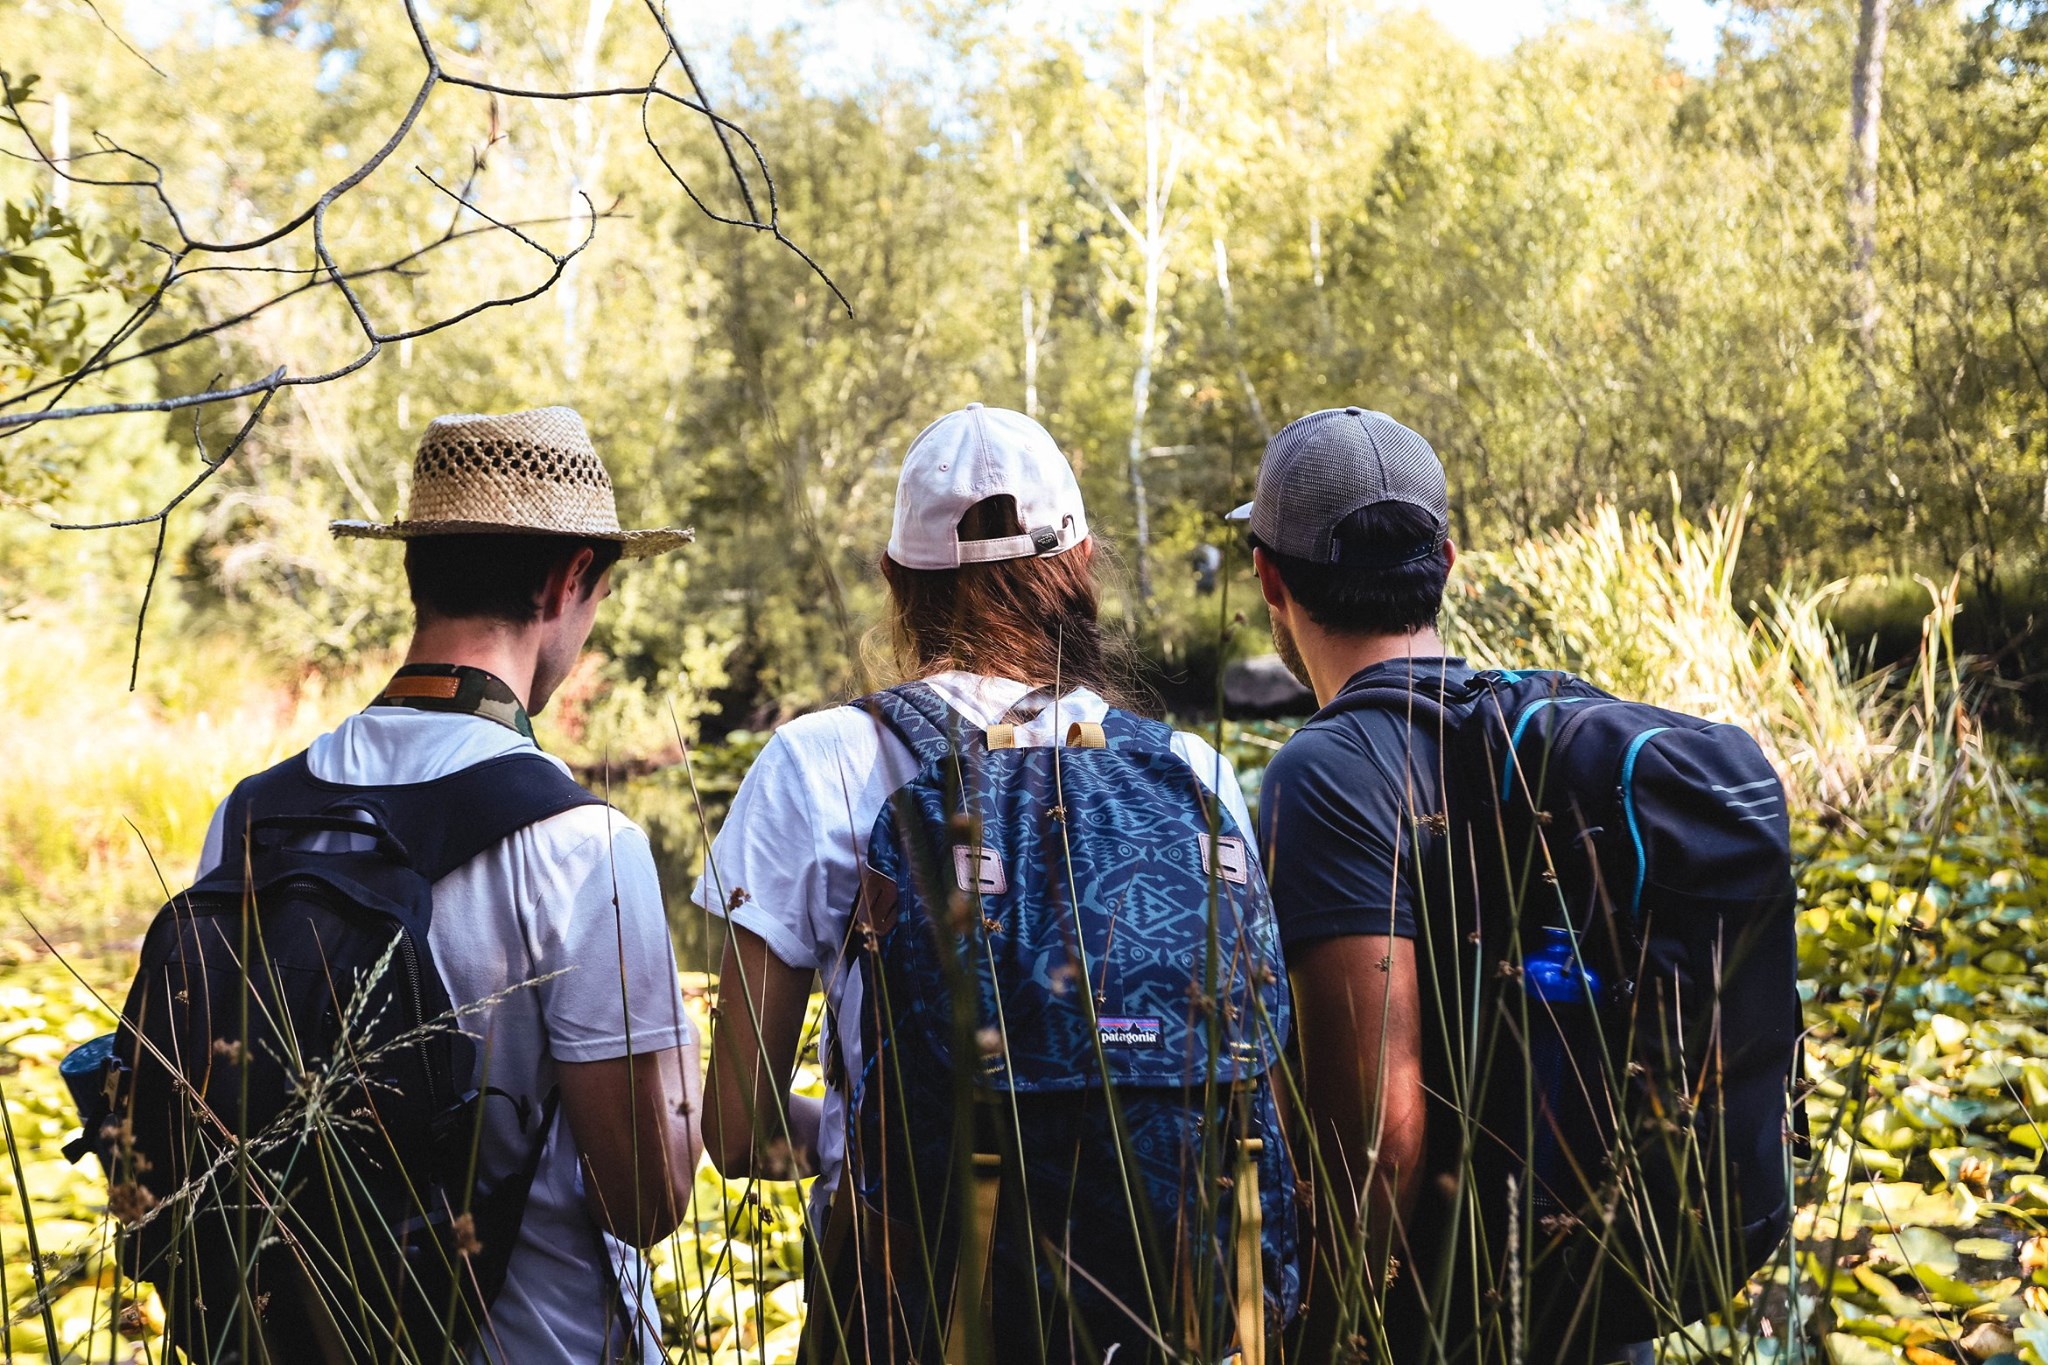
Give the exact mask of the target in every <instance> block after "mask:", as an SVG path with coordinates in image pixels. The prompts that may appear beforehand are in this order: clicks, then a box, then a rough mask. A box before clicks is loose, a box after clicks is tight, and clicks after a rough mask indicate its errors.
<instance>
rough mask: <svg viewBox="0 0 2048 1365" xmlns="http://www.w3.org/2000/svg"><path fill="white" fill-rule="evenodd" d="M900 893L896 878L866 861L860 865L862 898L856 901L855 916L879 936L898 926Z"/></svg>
mask: <svg viewBox="0 0 2048 1365" xmlns="http://www.w3.org/2000/svg"><path fill="white" fill-rule="evenodd" d="M899 899H900V893H899V892H898V890H897V888H896V879H895V878H893V877H885V876H883V875H882V874H881V873H879V872H877V871H875V869H874V868H872V867H870V866H869V865H868V864H866V863H862V864H861V865H860V898H859V899H858V900H857V901H855V902H854V906H853V917H854V919H855V920H856V921H858V922H859V923H860V924H861V925H862V926H863V927H864V928H866V929H868V930H870V931H872V932H873V933H874V935H875V936H876V937H877V938H879V937H881V936H882V935H884V934H886V933H888V932H889V931H890V930H891V929H893V928H895V927H896V911H897V908H898V902H899Z"/></svg>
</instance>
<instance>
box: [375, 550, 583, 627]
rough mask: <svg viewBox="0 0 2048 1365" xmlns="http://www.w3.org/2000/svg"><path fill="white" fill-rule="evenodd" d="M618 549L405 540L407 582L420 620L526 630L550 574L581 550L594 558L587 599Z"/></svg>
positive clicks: (535, 613)
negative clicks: (471, 620)
mask: <svg viewBox="0 0 2048 1365" xmlns="http://www.w3.org/2000/svg"><path fill="white" fill-rule="evenodd" d="M623 548H624V547H623V546H621V545H620V544H619V542H618V541H616V540H593V539H588V538H585V537H582V536H548V535H518V534H516V533H515V534H507V535H498V534H482V535H445V536H420V537H419V538H417V539H415V540H408V541H407V542H406V543H405V579H406V583H407V585H408V586H409V587H410V588H411V589H412V605H413V610H414V611H415V612H417V613H418V614H419V615H420V616H421V617H422V618H425V617H440V618H442V619H446V620H461V619H463V618H465V617H474V616H483V617H489V618H491V619H493V620H498V621H509V622H511V623H512V624H513V625H515V626H523V625H530V624H531V623H532V622H534V621H535V620H537V619H539V617H540V595H541V590H542V589H543V588H545V587H546V586H547V581H548V577H549V575H551V574H553V573H554V572H555V570H556V569H558V568H561V567H563V566H564V565H566V564H568V562H569V561H570V560H571V559H574V558H575V557H576V552H577V551H578V550H584V549H587V550H589V551H590V552H591V554H592V555H593V556H595V558H594V559H593V560H592V562H591V565H590V572H589V573H587V574H585V575H584V577H583V582H582V584H581V587H582V590H583V596H585V597H588V596H590V594H591V593H593V592H595V591H597V584H598V580H599V579H601V578H603V577H604V573H605V570H606V569H609V568H611V566H612V565H614V564H616V563H618V561H619V553H620V551H621V550H622V549H623Z"/></svg>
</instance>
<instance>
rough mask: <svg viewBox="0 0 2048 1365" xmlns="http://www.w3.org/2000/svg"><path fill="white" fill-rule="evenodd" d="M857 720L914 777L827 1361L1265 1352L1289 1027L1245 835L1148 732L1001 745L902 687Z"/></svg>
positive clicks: (1280, 1213)
mask: <svg viewBox="0 0 2048 1365" xmlns="http://www.w3.org/2000/svg"><path fill="white" fill-rule="evenodd" d="M860 705H862V706H863V707H864V708H865V709H866V710H867V711H868V713H869V714H870V715H872V716H873V718H874V720H875V723H876V725H877V726H878V727H880V728H881V729H883V730H885V731H887V732H889V733H892V734H894V735H895V736H896V737H897V738H898V739H900V740H901V741H902V742H903V743H904V744H905V745H906V746H908V747H909V749H910V750H911V752H912V753H913V754H914V755H915V756H916V758H917V761H918V772H917V775H916V776H915V777H914V778H913V779H912V780H911V781H910V782H909V784H908V785H906V786H904V787H903V788H902V789H901V790H899V791H897V792H896V793H895V794H894V796H893V797H892V798H891V799H890V801H889V802H888V803H887V805H886V806H885V807H884V809H883V811H882V814H881V816H880V818H879V819H878V820H877V822H876V824H875V827H874V830H873V833H872V837H871V840H870V843H869V848H868V856H867V866H866V868H865V870H864V873H863V885H862V892H861V901H860V906H859V908H858V911H857V913H856V916H855V936H856V946H857V948H858V960H859V962H860V970H861V990H862V996H861V1006H860V1035H861V1048H860V1055H861V1057H862V1058H863V1061H864V1065H863V1067H862V1069H861V1072H860V1074H859V1075H857V1076H850V1077H845V1078H843V1084H844V1089H845V1092H846V1094H847V1097H848V1104H847V1129H848V1131H847V1166H846V1176H845V1179H846V1180H847V1181H848V1182H849V1183H850V1186H851V1189H852V1191H853V1194H854V1196H855V1197H854V1198H853V1199H852V1200H851V1201H850V1203H851V1206H852V1208H853V1210H854V1217H855V1219H856V1222H857V1223H858V1226H857V1227H856V1228H855V1229H854V1231H855V1234H856V1236H857V1239H858V1241H857V1245H858V1247H859V1249H860V1253H861V1254H860V1265H861V1273H860V1275H859V1277H858V1280H859V1285H858V1288H857V1289H856V1290H855V1291H854V1292H853V1293H852V1294H851V1295H849V1298H850V1299H851V1300H852V1301H851V1302H848V1303H842V1304H838V1305H835V1307H836V1308H837V1309H838V1310H839V1312H838V1314H837V1316H839V1318H840V1321H841V1330H843V1331H844V1332H845V1333H846V1336H847V1340H846V1343H845V1346H846V1349H847V1352H848V1354H850V1355H851V1356H853V1357H854V1358H856V1359H858V1358H861V1357H862V1356H863V1355H864V1356H865V1358H867V1359H870V1360H921V1361H934V1362H936V1361H940V1360H942V1359H943V1360H953V1359H959V1358H963V1356H966V1355H972V1356H973V1357H974V1358H981V1359H997V1360H1018V1361H1038V1360H1048V1361H1064V1360H1098V1359H1102V1358H1104V1357H1105V1356H1106V1355H1110V1354H1112V1352H1111V1348H1112V1347H1115V1348H1116V1349H1115V1350H1114V1352H1113V1354H1114V1358H1115V1359H1116V1360H1117V1361H1118V1362H1122V1363H1124V1365H1131V1363H1134V1362H1138V1361H1143V1360H1148V1359H1161V1358H1164V1357H1165V1356H1166V1355H1168V1354H1171V1355H1172V1356H1173V1357H1174V1358H1179V1357H1180V1356H1181V1355H1182V1354H1184V1353H1185V1352H1187V1351H1189V1350H1191V1349H1192V1350H1194V1351H1196V1352H1197V1353H1198V1354H1197V1356H1196V1358H1206V1359H1210V1360H1218V1359H1222V1358H1223V1357H1224V1356H1225V1354H1227V1352H1228V1351H1229V1350H1230V1349H1231V1348H1232V1346H1233V1345H1239V1346H1242V1345H1245V1344H1246V1343H1247V1338H1248V1337H1249V1336H1250V1335H1252V1334H1259V1335H1263V1334H1264V1333H1265V1332H1266V1331H1268V1330H1269V1329H1277V1328H1278V1327H1279V1325H1281V1324H1282V1323H1284V1322H1285V1321H1287V1320H1288V1319H1289V1318H1291V1317H1292V1316H1293V1314H1294V1311H1295V1309H1296V1307H1297V1305H1298V1302H1299V1298H1300V1275H1299V1270H1298V1267H1297V1263H1296V1260H1297V1253H1296V1219H1295V1180H1294V1170H1293V1163H1292V1161H1291V1159H1290V1155H1289V1152H1288V1148H1287V1144H1286V1140H1285V1135H1284V1134H1283V1133H1282V1132H1281V1130H1280V1124H1279V1121H1278V1116H1277V1109H1276V1105H1275V1100H1274V1084H1275V1079H1276V1076H1275V1072H1274V1068H1275V1066H1276V1064H1277V1063H1278V1061H1279V1058H1280V1055H1281V1052H1282V1050H1283V1048H1284V1047H1285V1045H1286V1040H1287V1034H1288V1011H1289V1007H1288V995H1287V983H1286V978H1285V974H1284V971H1283V969H1282V964H1281V960H1280V952H1279V938H1278V932H1277V928H1276V926H1275V924H1274V920H1273V911H1272V905H1271V902H1270V900H1269V899H1268V897H1267V893H1266V887H1265V882H1264V878H1263V876H1262V875H1261V873H1260V870H1259V866H1258V862H1257V855H1256V852H1255V850H1254V848H1253V846H1252V843H1251V837H1250V836H1251V832H1250V831H1248V830H1242V829H1239V828H1238V827H1237V826H1236V824H1235V822H1234V821H1233V820H1232V819H1231V817H1230V815H1229V813H1228V811H1227V810H1226V809H1225V808H1224V807H1223V806H1222V804H1221V803H1220V802H1219V801H1217V800H1216V799H1215V797H1214V796H1213V795H1211V794H1210V793H1209V792H1208V790H1207V789H1206V788H1204V787H1203V785H1202V784H1201V783H1200V782H1199V781H1198V780H1197V778H1196V775H1195V773H1194V772H1193V770H1192V769H1191V768H1190V767H1189V766H1188V764H1187V762H1186V761H1185V760H1184V759H1183V758H1182V757H1181V756H1180V755H1178V754H1176V753H1175V752H1174V751H1173V748H1172V732H1171V731H1170V730H1169V729H1168V727H1166V726H1165V725H1163V724H1160V723H1159V722H1157V721H1152V720H1147V719H1144V718H1142V717H1139V716H1135V715H1132V714H1130V713H1128V712H1124V711H1120V710H1111V711H1110V712H1109V713H1108V715H1107V716H1106V717H1105V718H1104V720H1103V721H1102V722H1101V723H1100V724H1099V725H1092V724H1079V725H1074V726H1071V727H1069V733H1068V735H1067V736H1066V743H1064V744H1061V745H1054V746H1044V745H1041V746H1032V747H1016V746H1015V745H1014V743H1013V739H1014V731H1013V730H1012V729H1010V728H1009V727H1007V726H1000V725H999V726H994V727H989V728H988V729H982V728H979V727H976V726H973V725H970V724H968V723H967V722H966V721H965V720H964V719H963V718H962V717H960V716H959V715H958V714H957V713H955V712H953V711H952V710H951V709H950V708H949V707H948V706H947V705H946V704H945V702H944V701H943V700H942V699H941V698H940V697H939V695H938V694H937V693H935V692H934V691H932V690H931V689H930V688H929V687H926V686H924V685H921V684H911V685H908V686H904V687H899V688H893V689H890V690H889V691H885V692H881V693H878V694H876V695H875V696H873V697H870V698H868V699H867V700H866V701H864V702H862V703H860ZM834 1051H835V1053H836V1049H835V1050H834ZM821 1307H822V1305H819V1304H816V1303H814V1304H813V1311H814V1312H816V1311H818V1310H819V1309H820V1308H821ZM969 1307H971V1308H973V1309H975V1310H977V1311H974V1312H963V1311H960V1310H961V1309H963V1308H969ZM991 1332H992V1333H993V1338H992V1339H985V1344H984V1345H983V1346H982V1347H980V1348H979V1349H973V1348H972V1342H971V1338H972V1336H973V1335H974V1334H976V1333H991ZM834 1353H836V1344H835V1352H834Z"/></svg>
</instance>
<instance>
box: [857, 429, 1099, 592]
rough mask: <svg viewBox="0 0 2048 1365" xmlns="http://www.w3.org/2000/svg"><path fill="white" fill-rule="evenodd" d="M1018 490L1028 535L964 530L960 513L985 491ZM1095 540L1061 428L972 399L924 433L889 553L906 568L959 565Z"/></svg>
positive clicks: (906, 468) (900, 489)
mask: <svg viewBox="0 0 2048 1365" xmlns="http://www.w3.org/2000/svg"><path fill="white" fill-rule="evenodd" d="M1004 495H1008V496H1009V497H1012V498H1014V499H1016V502H1017V519H1018V520H1019V521H1021V522H1022V523H1023V524H1024V534H1023V535H1020V536H1003V537H1001V538H999V539H996V540H968V541H963V540H961V539H960V518H962V517H964V516H966V515H967V509H968V508H970V507H972V506H974V504H976V503H978V502H980V501H982V500H983V499H984V498H995V497H1002V496H1004ZM1086 539H1088V514H1087V512H1086V511H1085V510H1084V509H1083V508H1082V506H1081V485H1080V484H1078V483H1076V482H1075V481H1074V467H1073V466H1072V465H1070V464H1068V463H1067V457H1066V456H1065V455H1063V454H1061V453H1060V448H1059V445H1058V443H1056V442H1055V441H1054V440H1053V439H1052V435H1051V433H1049V432H1047V431H1046V429H1045V428H1044V427H1042V426H1040V425H1038V423H1036V422H1034V421H1032V420H1031V419H1030V418H1029V417H1026V416H1025V415H1024V414H1023V413H1021V412H1012V411H1010V410H1009V409H1008V408H985V407H983V406H982V405H981V404H979V403H969V404H968V405H967V406H966V407H964V408H962V409H961V410H960V411H958V412H949V413H947V414H946V415H945V416H944V417H941V418H940V419H939V420H938V421H936V422H934V423H932V424H931V425H930V426H928V427H926V428H925V429H924V430H923V431H921V432H919V433H918V435H917V439H916V440H914V441H912V442H911V443H910V450H909V451H908V453H906V454H905V455H904V457H903V473H902V475H901V476H900V477H899V478H898V479H897V480H896V525H895V528H894V529H893V530H892V531H891V532H890V533H889V558H891V559H893V560H895V561H896V562H897V563H898V564H901V565H902V566H903V567H904V568H906V569H957V568H959V567H960V566H961V565H962V564H986V563H989V562H990V561H993V560H999V559H1023V558H1026V557H1027V556H1032V555H1037V556H1042V557H1047V558H1049V557H1051V556H1053V555H1056V554H1059V553H1061V552H1063V551H1066V550H1071V549H1073V548H1074V547H1075V546H1076V545H1079V544H1080V543H1081V542H1082V541H1084V540H1086Z"/></svg>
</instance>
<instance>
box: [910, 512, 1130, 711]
mask: <svg viewBox="0 0 2048 1365" xmlns="http://www.w3.org/2000/svg"><path fill="white" fill-rule="evenodd" d="M1023 533H1024V526H1023V524H1022V523H1021V522H1020V521H1019V520H1018V517H1017V503H1016V500H1015V499H1014V498H1011V497H1008V496H1001V497H994V498H984V499H982V500H981V501H980V502H978V503H976V504H975V505H974V506H972V507H970V508H968V509H967V515H966V516H964V517H962V518H960V539H962V540H994V539H998V538H1000V537H1004V536H1015V535H1022V534H1023ZM1097 548H1098V547H1097V546H1096V544H1095V542H1093V541H1092V540H1091V541H1088V542H1084V543H1083V544H1081V545H1077V546H1075V547H1074V548H1073V549H1070V550H1067V551H1065V552H1064V553H1062V554H1057V555H1052V556H1050V557H1048V558H1038V557H1031V558H1024V559H1004V560H997V561H995V562H993V563H988V564H963V565H962V566H960V567H959V568H957V569H906V568H904V567H903V566H902V565H901V564H898V563H896V562H895V561H894V560H892V559H890V558H889V557H888V555H886V554H884V555H883V556H882V576H883V577H884V578H885V579H887V580H888V583H889V598H890V606H891V611H890V620H889V627H890V636H891V639H892V642H893V643H894V645H895V651H896V659H897V664H898V666H899V667H900V668H901V669H902V671H903V672H904V674H905V675H906V676H909V677H913V678H925V677H930V676H931V675H932V674H934V673H943V672H946V671H947V670H949V669H960V670H962V671H963V672H968V673H980V674H984V675H986V676H989V677H996V678H1011V679H1014V680H1016V681H1017V682H1021V683H1026V684H1028V685H1030V686H1032V687H1050V686H1055V685H1057V686H1058V687H1059V688H1060V689H1061V690H1062V691H1069V690H1071V689H1073V688H1076V687H1086V688H1088V689H1089V690H1091V691H1093V692H1096V693H1098V694H1099V695H1101V696H1103V697H1104V698H1106V699H1108V700H1109V701H1111V702H1113V703H1117V704H1125V703H1127V702H1128V700H1129V698H1130V695H1131V693H1132V691H1133V689H1132V688H1131V687H1130V686H1129V684H1128V682H1127V679H1128V678H1129V676H1130V673H1131V668H1130V664H1129V660H1128V651H1127V650H1126V648H1125V647H1124V645H1123V643H1122V641H1121V640H1119V639H1114V638H1105V635H1104V632H1103V629H1102V624H1101V621H1100V619H1099V614H1100V607H1101V597H1102V593H1101V584H1100V582H1099V581H1098V577H1097V566H1096V564H1095V553H1094V552H1095V551H1096V549H1097Z"/></svg>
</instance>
